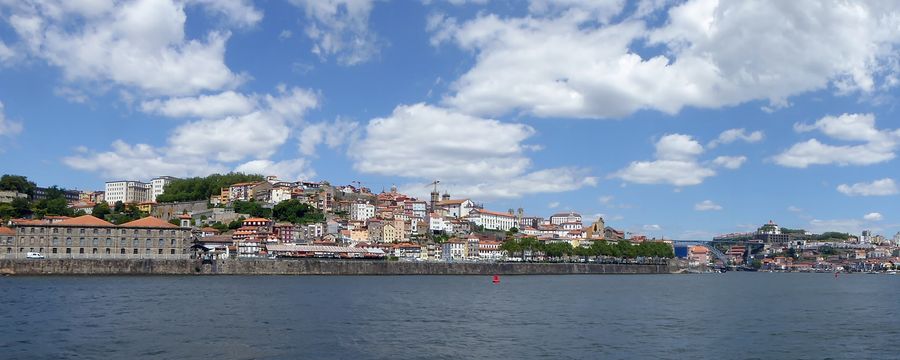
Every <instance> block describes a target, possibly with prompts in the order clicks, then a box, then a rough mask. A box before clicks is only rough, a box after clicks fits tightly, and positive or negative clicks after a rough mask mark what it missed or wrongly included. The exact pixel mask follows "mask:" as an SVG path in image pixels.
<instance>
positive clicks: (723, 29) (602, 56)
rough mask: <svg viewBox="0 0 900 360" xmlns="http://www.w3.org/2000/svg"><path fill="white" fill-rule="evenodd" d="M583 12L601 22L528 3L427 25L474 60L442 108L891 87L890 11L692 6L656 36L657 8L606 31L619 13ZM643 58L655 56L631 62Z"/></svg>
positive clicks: (569, 111)
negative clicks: (510, 13) (511, 12)
mask: <svg viewBox="0 0 900 360" xmlns="http://www.w3.org/2000/svg"><path fill="white" fill-rule="evenodd" d="M581 3H582V4H588V5H590V6H594V5H599V6H600V7H598V9H599V8H606V9H608V10H603V11H600V12H599V13H598V12H593V11H590V9H585V8H584V7H582V6H578V7H575V8H569V9H564V10H563V9H562V7H559V6H544V5H543V4H550V3H549V2H544V1H537V2H534V3H532V10H533V12H531V13H529V14H527V15H523V17H501V16H498V15H494V14H488V13H484V12H482V13H479V15H478V16H477V17H476V18H474V19H472V20H469V21H458V20H456V19H448V18H443V17H438V18H435V19H434V21H429V27H428V28H429V30H430V32H431V33H432V34H433V39H432V40H433V42H435V43H447V42H449V43H452V44H455V45H456V46H458V47H459V48H461V49H463V50H466V51H470V52H471V53H472V54H473V57H474V58H475V64H474V65H473V66H472V67H471V68H470V69H469V70H468V71H467V72H466V73H465V74H463V75H462V76H461V77H460V78H459V79H457V80H456V81H455V82H454V83H453V85H452V87H451V91H452V92H451V93H450V94H447V96H446V97H445V98H444V102H445V104H447V105H449V106H452V107H455V108H458V109H460V110H461V111H463V112H466V113H470V114H477V115H500V114H505V113H509V112H524V113H529V114H533V115H536V116H539V117H577V118H609V117H622V116H627V115H629V114H631V113H633V112H635V111H638V110H641V109H652V110H658V111H662V112H665V113H670V114H674V113H677V112H679V111H680V109H681V108H683V107H685V106H692V107H699V108H719V107H723V106H733V105H737V104H741V103H744V102H748V101H754V100H768V101H769V103H770V104H771V105H770V106H768V108H769V109H777V108H779V107H783V106H785V105H786V104H789V102H788V101H787V99H788V98H789V97H791V96H795V95H798V94H802V93H807V92H811V91H818V90H823V89H831V90H833V91H835V92H837V93H839V94H851V93H861V94H870V93H872V92H874V91H877V90H879V89H882V88H884V87H890V86H893V84H894V83H895V82H894V81H893V80H892V79H894V78H896V75H897V74H896V66H894V64H895V62H896V56H895V51H894V48H895V47H896V45H897V43H898V41H900V36H898V35H900V34H898V32H897V31H895V30H894V29H896V28H897V27H898V25H900V13H898V11H897V9H896V7H897V6H896V4H894V3H862V2H849V3H848V2H841V1H833V2H826V3H821V2H808V1H789V2H783V1H772V2H762V3H759V2H730V1H722V2H719V1H715V0H692V1H686V2H683V3H679V4H678V5H676V6H674V7H671V8H669V10H668V13H667V15H668V18H667V19H664V20H665V21H659V22H657V21H653V22H652V23H662V25H660V26H659V27H656V28H651V26H653V25H650V24H648V22H645V20H644V19H642V18H641V16H644V15H647V14H649V13H652V12H653V11H655V10H657V9H660V8H661V7H663V6H665V5H662V4H660V2H645V3H644V4H642V6H639V7H638V8H637V9H636V13H635V14H634V15H636V17H633V16H624V17H620V18H622V19H623V20H620V21H618V22H612V23H607V22H606V21H607V20H609V19H612V18H615V16H613V17H611V16H610V15H609V14H618V13H619V10H620V9H619V8H618V7H617V4H618V2H581ZM647 4H649V5H647ZM644 5H646V6H644ZM541 9H549V10H547V11H539V10H541ZM600 13H602V14H603V15H598V14H600ZM810 19H815V21H811V20H810ZM647 47H658V48H659V49H660V54H659V55H650V56H647V55H642V54H640V53H639V52H638V50H636V49H640V48H647ZM654 53H656V52H654Z"/></svg>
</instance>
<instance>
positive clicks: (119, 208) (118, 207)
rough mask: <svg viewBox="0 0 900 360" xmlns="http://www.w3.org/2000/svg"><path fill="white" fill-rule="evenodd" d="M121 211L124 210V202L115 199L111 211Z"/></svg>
mask: <svg viewBox="0 0 900 360" xmlns="http://www.w3.org/2000/svg"><path fill="white" fill-rule="evenodd" d="M123 211H125V203H123V202H122V201H116V203H115V204H113V212H114V213H121V212H123Z"/></svg>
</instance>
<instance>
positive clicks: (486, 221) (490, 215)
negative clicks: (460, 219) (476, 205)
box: [468, 209, 517, 231]
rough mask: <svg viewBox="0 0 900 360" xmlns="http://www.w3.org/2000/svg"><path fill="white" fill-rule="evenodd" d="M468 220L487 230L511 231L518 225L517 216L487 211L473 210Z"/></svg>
mask: <svg viewBox="0 0 900 360" xmlns="http://www.w3.org/2000/svg"><path fill="white" fill-rule="evenodd" d="M468 218H469V221H471V222H473V223H475V225H477V226H482V227H484V228H485V229H486V230H500V231H509V229H512V228H514V227H516V225H517V224H516V217H515V215H512V214H510V213H502V212H497V211H490V210H485V209H474V210H472V211H471V212H470V213H469V216H468Z"/></svg>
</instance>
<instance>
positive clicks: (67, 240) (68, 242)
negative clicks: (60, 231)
mask: <svg viewBox="0 0 900 360" xmlns="http://www.w3.org/2000/svg"><path fill="white" fill-rule="evenodd" d="M66 246H72V238H66Z"/></svg>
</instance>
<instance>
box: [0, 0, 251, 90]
mask: <svg viewBox="0 0 900 360" xmlns="http://www.w3.org/2000/svg"><path fill="white" fill-rule="evenodd" d="M213 3H216V4H223V3H219V2H213ZM20 5H21V4H20ZM81 5H84V6H81ZM87 5H88V4H87V3H77V2H67V1H66V2H59V3H57V2H54V1H48V2H43V3H40V4H35V5H33V6H27V5H21V6H12V7H11V9H10V11H9V13H10V15H9V16H8V19H7V20H8V22H9V24H10V25H11V26H12V28H13V29H14V30H15V32H16V34H17V35H18V37H19V39H20V41H21V43H22V47H23V48H24V49H26V50H27V53H28V54H29V55H30V56H33V57H35V58H39V59H42V60H44V61H46V62H47V63H48V64H50V65H52V66H55V67H58V68H60V69H61V70H62V73H63V76H64V77H65V80H66V81H68V82H87V83H88V84H89V85H93V84H95V83H99V84H100V85H103V86H99V87H97V86H91V87H94V88H101V89H102V88H104V86H107V85H110V84H112V85H119V86H123V87H125V88H127V89H134V90H137V91H139V92H141V93H144V94H149V95H186V94H195V93H198V92H201V91H215V90H220V89H225V88H232V87H234V86H236V85H238V84H240V83H241V82H243V81H244V78H243V76H242V75H238V74H235V73H233V72H232V71H231V70H230V69H229V68H228V66H227V65H225V59H224V57H225V42H226V41H227V40H228V37H229V36H230V34H229V33H228V32H227V31H225V32H223V31H212V32H208V33H206V34H205V36H203V37H202V38H200V39H188V38H187V37H186V36H185V23H186V20H187V18H186V15H185V12H184V5H183V4H182V3H180V2H176V1H173V0H160V1H150V0H142V1H134V2H127V3H112V2H94V3H91V4H90V5H91V6H87ZM217 6H218V5H217ZM2 13H3V12H0V14H2Z"/></svg>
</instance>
